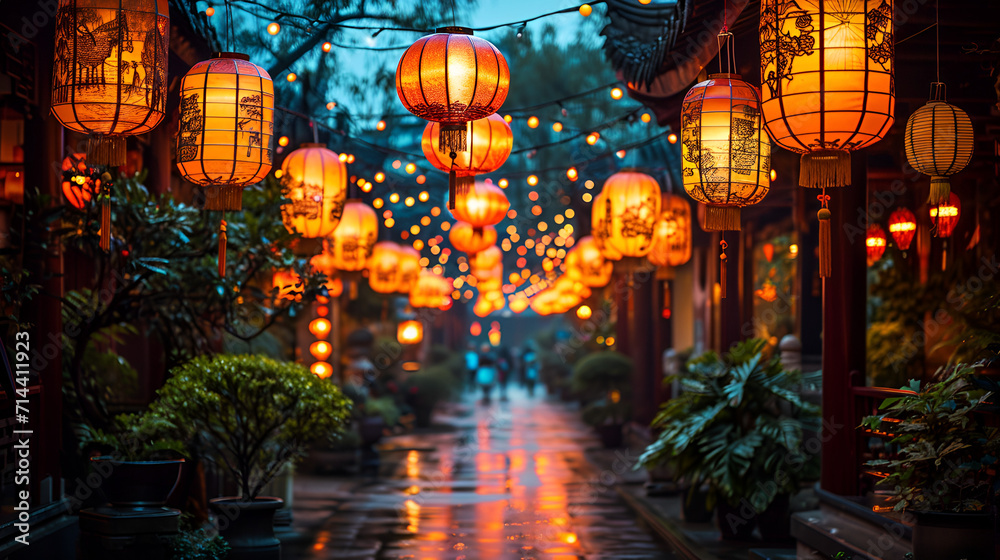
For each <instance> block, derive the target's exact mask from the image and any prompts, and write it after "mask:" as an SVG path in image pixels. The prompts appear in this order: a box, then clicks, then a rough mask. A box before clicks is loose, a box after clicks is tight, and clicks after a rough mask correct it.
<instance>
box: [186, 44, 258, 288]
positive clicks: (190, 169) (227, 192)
mask: <svg viewBox="0 0 1000 560" xmlns="http://www.w3.org/2000/svg"><path fill="white" fill-rule="evenodd" d="M180 100H181V101H180V125H179V126H178V130H177V168H178V169H179V170H180V173H181V175H182V176H183V177H184V178H185V179H187V180H188V181H191V182H192V183H194V184H196V185H199V186H201V187H205V209H206V210H222V211H226V210H241V209H242V208H243V188H244V187H246V186H248V185H252V184H254V183H258V182H260V181H261V180H262V179H263V178H264V177H265V176H267V174H268V173H269V172H270V171H271V140H272V137H273V133H274V84H273V83H272V82H271V77H270V76H269V75H268V74H267V71H265V70H264V69H263V68H261V67H260V66H257V65H256V64H253V63H252V62H250V58H249V57H248V56H247V55H245V54H239V53H217V54H216V56H215V58H212V59H211V60H206V61H203V62H199V63H198V64H195V65H194V66H193V67H191V69H190V70H188V73H187V74H185V75H184V78H183V79H182V80H181V85H180ZM225 273H226V221H225V220H222V221H221V222H220V224H219V276H225Z"/></svg>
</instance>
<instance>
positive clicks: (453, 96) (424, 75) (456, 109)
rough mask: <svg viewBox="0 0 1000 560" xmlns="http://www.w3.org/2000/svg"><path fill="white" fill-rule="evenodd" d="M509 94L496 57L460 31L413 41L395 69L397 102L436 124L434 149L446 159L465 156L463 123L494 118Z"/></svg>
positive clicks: (504, 73) (502, 62) (499, 58)
mask: <svg viewBox="0 0 1000 560" xmlns="http://www.w3.org/2000/svg"><path fill="white" fill-rule="evenodd" d="M509 88H510V70H509V69H508V68H507V61H506V60H505V59H504V57H503V55H502V54H500V51H499V50H497V48H496V47H494V46H493V45H492V44H491V43H490V42H489V41H486V40H484V39H480V38H478V37H473V35H472V30H471V29H467V28H463V27H443V28H440V29H438V30H437V33H435V34H433V35H428V36H427V37H422V38H420V39H417V41H416V42H415V43H413V44H412V45H410V47H409V48H408V49H406V52H405V53H403V56H402V57H401V58H400V59H399V65H398V66H397V67H396V93H397V94H398V95H399V100H400V101H402V103H403V106H404V107H406V109H407V110H408V111H409V112H411V113H413V114H414V115H416V116H418V117H420V118H422V119H425V120H428V121H433V122H437V123H440V124H441V127H440V132H439V137H438V145H439V149H440V150H441V151H442V152H444V153H446V154H447V155H448V156H449V158H450V159H454V158H457V156H458V152H464V151H467V150H468V147H467V141H466V136H467V124H466V123H468V122H470V121H475V120H479V119H484V118H486V117H488V116H490V115H492V114H493V113H496V112H497V110H498V109H500V106H501V105H503V102H504V100H505V99H506V98H507V91H508V89H509ZM451 154H455V155H454V156H452V155H451Z"/></svg>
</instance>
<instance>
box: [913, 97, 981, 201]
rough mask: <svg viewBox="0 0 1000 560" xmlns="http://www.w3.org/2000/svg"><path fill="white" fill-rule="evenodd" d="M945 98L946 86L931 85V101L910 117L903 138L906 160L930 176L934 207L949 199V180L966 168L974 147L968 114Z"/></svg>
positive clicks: (931, 196) (973, 136) (930, 199)
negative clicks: (951, 176)
mask: <svg viewBox="0 0 1000 560" xmlns="http://www.w3.org/2000/svg"><path fill="white" fill-rule="evenodd" d="M945 97H946V95H945V86H944V84H943V83H941V82H935V83H933V84H931V99H930V101H928V102H927V103H926V104H925V105H924V106H923V107H920V108H919V109H917V110H916V111H914V112H913V114H912V115H910V118H909V119H908V120H907V121H906V133H905V135H904V136H903V144H904V146H905V147H906V160H907V161H908V162H910V165H911V166H912V167H913V168H914V169H916V170H917V171H919V172H921V173H923V174H924V175H930V176H931V192H930V197H929V199H928V201H929V202H930V203H931V204H938V203H940V202H946V201H947V200H948V194H949V193H951V184H950V183H949V182H948V177H949V176H950V175H954V174H955V173H958V172H959V171H961V170H962V169H965V166H966V165H968V164H969V161H970V160H971V159H972V150H973V147H974V145H975V134H974V133H973V130H972V120H971V119H969V115H968V114H966V112H965V111H963V110H961V109H959V108H958V107H956V106H954V105H951V104H950V103H948V102H947V101H946V100H945Z"/></svg>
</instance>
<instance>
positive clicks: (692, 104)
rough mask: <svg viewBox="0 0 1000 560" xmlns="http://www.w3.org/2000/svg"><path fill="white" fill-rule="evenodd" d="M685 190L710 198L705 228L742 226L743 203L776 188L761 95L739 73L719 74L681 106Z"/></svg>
mask: <svg viewBox="0 0 1000 560" xmlns="http://www.w3.org/2000/svg"><path fill="white" fill-rule="evenodd" d="M681 146H682V154H683V157H682V170H681V175H682V177H683V180H684V189H685V190H686V191H687V192H688V194H689V195H691V198H693V199H695V200H697V201H698V202H702V203H704V204H705V205H706V206H707V208H706V213H705V228H706V229H709V230H715V231H722V230H739V229H740V208H741V207H743V206H749V205H751V204H756V203H758V202H760V201H761V200H763V198H764V195H766V194H767V190H768V188H769V187H770V183H771V178H770V172H771V143H770V142H769V141H768V138H767V134H766V133H765V132H764V128H763V120H762V119H761V110H760V94H759V93H758V91H757V88H756V87H754V86H752V85H750V84H748V83H747V82H744V81H743V79H742V78H741V77H740V76H739V75H738V74H713V75H711V76H709V77H708V80H705V81H704V82H701V83H699V84H696V85H695V86H694V87H692V88H691V89H690V90H689V91H688V92H687V95H685V96H684V102H683V104H682V105H681Z"/></svg>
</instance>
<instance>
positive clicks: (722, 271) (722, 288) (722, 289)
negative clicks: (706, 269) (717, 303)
mask: <svg viewBox="0 0 1000 560" xmlns="http://www.w3.org/2000/svg"><path fill="white" fill-rule="evenodd" d="M727 247H729V244H728V243H726V240H725V239H722V240H721V241H719V297H720V298H722V299H725V298H726V276H727V274H726V262H727V260H728V257H726V248H727Z"/></svg>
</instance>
